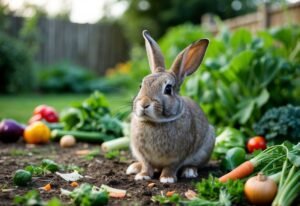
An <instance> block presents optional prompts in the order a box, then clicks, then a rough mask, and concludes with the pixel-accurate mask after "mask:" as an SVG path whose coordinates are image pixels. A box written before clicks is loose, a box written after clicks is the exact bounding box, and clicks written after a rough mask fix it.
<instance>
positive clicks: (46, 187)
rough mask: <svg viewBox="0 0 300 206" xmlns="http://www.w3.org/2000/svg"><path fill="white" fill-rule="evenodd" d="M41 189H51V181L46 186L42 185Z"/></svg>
mask: <svg viewBox="0 0 300 206" xmlns="http://www.w3.org/2000/svg"><path fill="white" fill-rule="evenodd" d="M40 189H42V190H45V191H47V192H48V191H50V190H51V184H50V183H48V184H46V185H45V186H44V187H41V188H40Z"/></svg>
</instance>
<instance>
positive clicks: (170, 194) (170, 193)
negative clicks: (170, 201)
mask: <svg viewBox="0 0 300 206" xmlns="http://www.w3.org/2000/svg"><path fill="white" fill-rule="evenodd" d="M174 193H175V190H173V191H168V192H167V193H166V196H167V197H171V196H172V195H174Z"/></svg>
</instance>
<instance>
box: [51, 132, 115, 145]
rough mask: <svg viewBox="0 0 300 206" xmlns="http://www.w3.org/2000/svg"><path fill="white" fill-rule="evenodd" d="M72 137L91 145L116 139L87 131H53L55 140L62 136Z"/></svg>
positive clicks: (52, 135)
mask: <svg viewBox="0 0 300 206" xmlns="http://www.w3.org/2000/svg"><path fill="white" fill-rule="evenodd" d="M65 135H72V136H74V137H75V139H76V140H77V141H82V142H90V143H102V142H105V141H109V140H112V139H114V138H115V137H114V136H113V135H108V134H105V133H101V132H86V131H73V130H72V131H65V130H57V129H56V130H52V132H51V138H52V139H53V140H59V139H60V138H61V137H62V136H65Z"/></svg>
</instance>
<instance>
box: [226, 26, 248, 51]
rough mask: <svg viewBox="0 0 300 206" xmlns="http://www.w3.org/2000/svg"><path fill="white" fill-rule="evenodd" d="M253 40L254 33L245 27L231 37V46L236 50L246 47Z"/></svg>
mask: <svg viewBox="0 0 300 206" xmlns="http://www.w3.org/2000/svg"><path fill="white" fill-rule="evenodd" d="M250 42H252V35H251V33H250V31H249V30H246V29H244V28H241V29H238V30H237V31H235V32H234V33H233V35H232V37H231V39H230V46H231V47H232V48H233V49H234V50H241V49H245V48H246V47H247V45H248V44H249V43H250Z"/></svg>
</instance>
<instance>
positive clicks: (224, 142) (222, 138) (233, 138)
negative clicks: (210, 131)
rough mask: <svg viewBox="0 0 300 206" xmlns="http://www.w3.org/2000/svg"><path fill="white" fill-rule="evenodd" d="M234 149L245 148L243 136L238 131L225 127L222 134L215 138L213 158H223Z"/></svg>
mask: <svg viewBox="0 0 300 206" xmlns="http://www.w3.org/2000/svg"><path fill="white" fill-rule="evenodd" d="M234 147H241V148H244V147H245V136H244V135H243V133H242V132H240V131H239V130H236V129H234V128H231V127H226V128H225V129H224V130H223V132H222V133H221V134H220V135H219V136H217V137H216V143H215V148H214V151H213V157H214V158H216V159H220V158H223V157H224V156H225V154H226V152H227V151H228V150H229V149H231V148H234Z"/></svg>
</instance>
